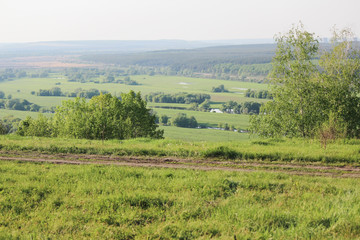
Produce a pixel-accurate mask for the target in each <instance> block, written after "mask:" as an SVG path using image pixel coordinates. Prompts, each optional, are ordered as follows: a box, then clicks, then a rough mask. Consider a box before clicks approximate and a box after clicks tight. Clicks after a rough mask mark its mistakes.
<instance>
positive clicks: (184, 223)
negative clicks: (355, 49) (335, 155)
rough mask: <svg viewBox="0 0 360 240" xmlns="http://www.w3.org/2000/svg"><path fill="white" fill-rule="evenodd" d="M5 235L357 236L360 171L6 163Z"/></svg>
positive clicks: (0, 188)
mask: <svg viewBox="0 0 360 240" xmlns="http://www.w3.org/2000/svg"><path fill="white" fill-rule="evenodd" d="M0 171H1V174H0V193H1V194H0V215H1V218H0V235H1V236H2V237H3V238H8V239H11V238H17V237H19V238H33V239H42V238H54V239H59V238H61V239H99V238H101V239H159V238H161V239H172V238H175V239H209V238H221V239H234V238H235V236H236V238H237V239H330V238H335V239H355V238H358V236H359V235H360V227H359V222H360V215H359V207H360V200H359V194H360V189H359V187H358V185H359V179H335V178H319V177H302V176H291V175H286V174H280V173H263V172H256V173H255V172H253V173H235V172H222V171H194V170H174V169H149V168H147V169H143V168H127V167H113V166H96V165H94V166H86V165H82V166H70V165H51V164H34V163H10V162H0Z"/></svg>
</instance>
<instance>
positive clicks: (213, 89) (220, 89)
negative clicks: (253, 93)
mask: <svg viewBox="0 0 360 240" xmlns="http://www.w3.org/2000/svg"><path fill="white" fill-rule="evenodd" d="M211 91H212V92H214V93H219V92H229V90H227V89H225V87H224V85H223V84H221V85H220V86H218V87H213V88H212V90H211Z"/></svg>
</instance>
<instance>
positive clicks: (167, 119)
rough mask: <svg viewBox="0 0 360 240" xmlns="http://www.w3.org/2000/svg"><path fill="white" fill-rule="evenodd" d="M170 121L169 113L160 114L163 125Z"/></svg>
mask: <svg viewBox="0 0 360 240" xmlns="http://www.w3.org/2000/svg"><path fill="white" fill-rule="evenodd" d="M168 121H169V117H168V116H167V115H161V116H160V123H161V124H163V125H167V124H168Z"/></svg>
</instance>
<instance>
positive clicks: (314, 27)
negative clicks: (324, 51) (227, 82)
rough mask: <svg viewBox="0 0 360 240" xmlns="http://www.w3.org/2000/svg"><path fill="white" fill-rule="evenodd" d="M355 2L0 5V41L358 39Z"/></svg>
mask: <svg viewBox="0 0 360 240" xmlns="http://www.w3.org/2000/svg"><path fill="white" fill-rule="evenodd" d="M359 9H360V1H359V0H0V31H1V32H0V42H2V43H4V42H36V41H64V40H159V39H182V40H224V39H259V38H270V39H272V38H273V37H274V35H275V34H277V33H279V32H282V33H283V32H286V31H287V30H289V29H290V28H291V26H292V25H293V24H297V23H299V21H301V22H302V23H303V24H304V26H305V29H306V30H308V31H310V32H314V33H315V34H316V35H317V36H320V37H328V36H331V28H332V27H334V26H335V25H336V27H337V28H340V29H341V28H344V27H349V28H351V29H352V31H353V32H354V33H355V34H356V35H357V36H358V37H359V36H360V15H359V13H358V12H359Z"/></svg>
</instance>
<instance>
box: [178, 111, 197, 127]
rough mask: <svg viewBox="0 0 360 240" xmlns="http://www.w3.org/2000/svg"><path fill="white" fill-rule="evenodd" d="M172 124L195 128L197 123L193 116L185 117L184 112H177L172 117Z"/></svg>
mask: <svg viewBox="0 0 360 240" xmlns="http://www.w3.org/2000/svg"><path fill="white" fill-rule="evenodd" d="M172 125H174V126H176V127H184V128H196V127H197V126H198V123H197V121H196V119H195V117H194V116H191V117H189V118H188V117H187V116H186V114H185V113H179V114H178V115H176V117H175V118H173V119H172Z"/></svg>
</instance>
